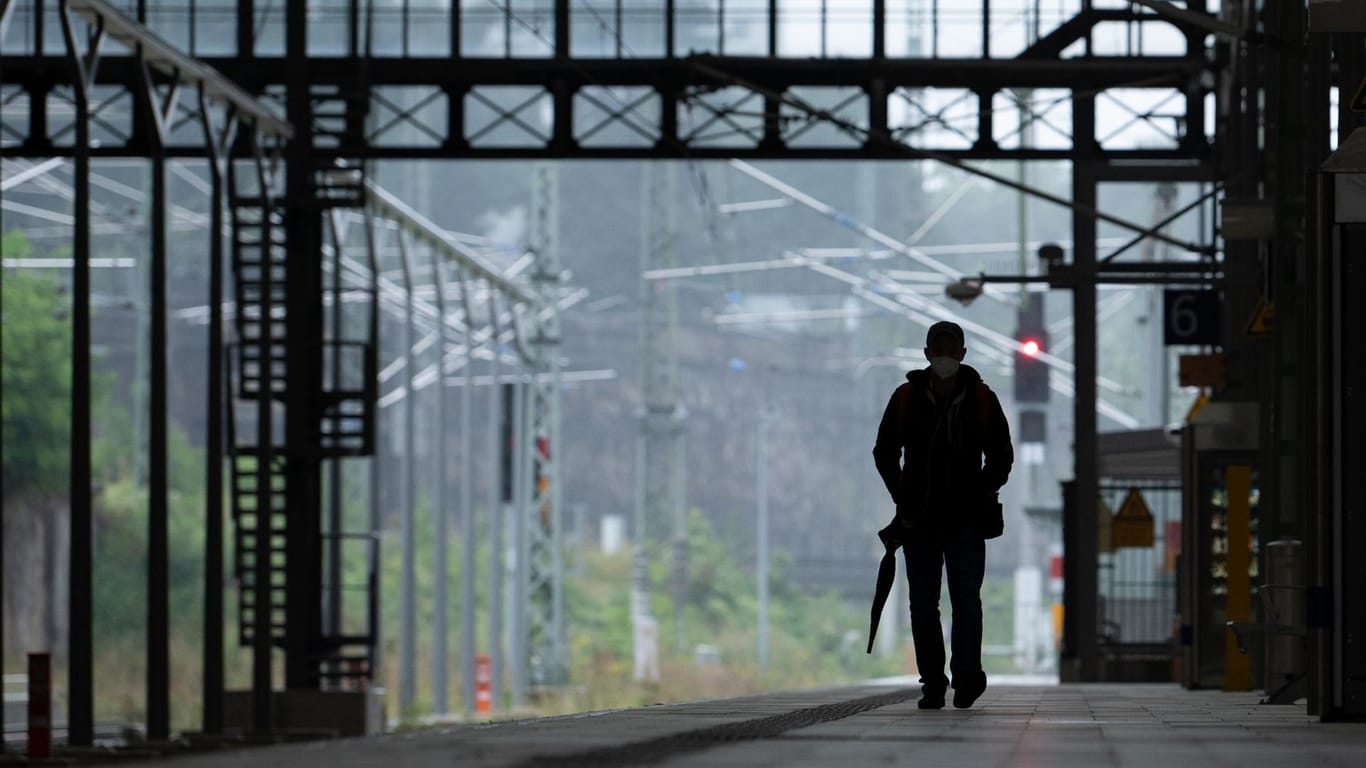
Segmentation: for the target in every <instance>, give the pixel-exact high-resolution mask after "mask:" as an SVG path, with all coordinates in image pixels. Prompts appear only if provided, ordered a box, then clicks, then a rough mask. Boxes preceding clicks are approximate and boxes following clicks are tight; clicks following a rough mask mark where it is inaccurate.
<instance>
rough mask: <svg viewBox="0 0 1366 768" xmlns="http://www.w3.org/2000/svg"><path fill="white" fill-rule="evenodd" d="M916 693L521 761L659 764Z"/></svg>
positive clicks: (606, 767) (527, 765)
mask: <svg viewBox="0 0 1366 768" xmlns="http://www.w3.org/2000/svg"><path fill="white" fill-rule="evenodd" d="M919 697H920V689H919V688H902V689H900V690H896V691H892V692H891V693H883V694H878V695H877V696H865V697H864V698H861V699H851V700H849V701H840V702H836V703H834V704H823V705H821V706H819V707H808V708H806V709H797V710H793V711H791V712H784V713H783V714H781V715H770V716H768V717H760V718H755V719H754V720H743V721H741V722H738V723H723V724H721V725H713V726H709V727H707V728H697V729H695V730H691V731H684V732H683V733H675V734H672V735H670V736H661V737H659V738H657V739H648V740H646V741H638V742H634V743H630V744H623V745H621V746H616V747H605V748H601V749H590V750H585V751H583V752H574V753H570V754H565V755H545V756H537V757H533V758H531V759H530V760H527V761H526V762H524V763H522V764H521V766H522V767H524V768H557V766H570V765H575V766H581V765H591V766H593V767H594V768H611V767H612V766H623V765H644V764H650V763H658V762H660V761H663V760H666V759H669V758H672V757H677V756H679V755H681V754H684V753H687V752H696V751H698V750H703V749H708V748H711V747H715V746H719V745H722V744H729V743H734V742H737V741H753V740H756V739H767V738H771V737H774V736H777V735H779V734H781V733H784V732H786V731H791V730H795V729H797V728H806V727H809V726H812V725H817V724H820V723H828V722H831V721H834V720H843V719H844V718H846V717H852V716H854V715H857V714H859V713H862V712H867V711H868V710H870V709H877V708H878V707H886V706H890V705H892V704H900V703H902V702H903V701H910V700H911V699H915V698H919Z"/></svg>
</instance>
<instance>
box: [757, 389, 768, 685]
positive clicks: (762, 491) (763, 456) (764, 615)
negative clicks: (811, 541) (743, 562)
mask: <svg viewBox="0 0 1366 768" xmlns="http://www.w3.org/2000/svg"><path fill="white" fill-rule="evenodd" d="M768 419H769V413H768V407H767V406H764V407H763V408H761V409H760V411H759V434H758V440H757V443H758V462H757V467H756V470H757V471H756V472H755V489H754V490H755V493H754V498H755V502H756V506H757V508H756V510H755V555H756V556H755V562H754V573H755V578H756V579H757V580H758V582H759V671H760V672H766V671H767V670H768Z"/></svg>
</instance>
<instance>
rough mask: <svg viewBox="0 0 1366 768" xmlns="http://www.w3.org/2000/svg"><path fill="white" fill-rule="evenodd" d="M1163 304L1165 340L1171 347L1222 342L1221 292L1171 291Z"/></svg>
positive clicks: (1211, 344)
mask: <svg viewBox="0 0 1366 768" xmlns="http://www.w3.org/2000/svg"><path fill="white" fill-rule="evenodd" d="M1162 305H1163V306H1162V319H1163V325H1162V327H1163V333H1162V339H1163V341H1162V343H1164V344H1166V345H1167V346H1169V347H1171V346H1181V345H1203V346H1215V345H1218V344H1220V343H1221V342H1222V339H1221V338H1220V330H1221V329H1220V322H1219V318H1220V315H1221V311H1220V310H1221V307H1220V301H1219V292H1218V291H1212V290H1196V289H1185V288H1183V289H1173V290H1168V291H1167V292H1166V295H1165V297H1164V300H1163V302H1162Z"/></svg>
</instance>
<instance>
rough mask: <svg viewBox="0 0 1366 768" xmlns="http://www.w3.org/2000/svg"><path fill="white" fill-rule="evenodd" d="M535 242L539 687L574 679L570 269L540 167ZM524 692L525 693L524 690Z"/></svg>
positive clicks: (534, 599)
mask: <svg viewBox="0 0 1366 768" xmlns="http://www.w3.org/2000/svg"><path fill="white" fill-rule="evenodd" d="M532 201H533V204H532V217H531V232H530V237H529V246H530V251H531V254H532V256H533V258H534V262H533V264H532V266H531V275H530V277H531V283H532V286H533V288H534V291H535V294H536V297H537V299H538V301H539V305H537V306H533V307H532V308H531V309H532V312H531V316H530V319H531V327H530V330H529V332H530V338H523V336H522V335H521V334H520V333H519V334H518V341H519V344H521V345H522V346H521V348H520V349H519V351H520V352H521V354H522V358H523V359H524V360H526V361H527V363H528V365H527V366H526V369H527V371H528V373H529V375H528V376H527V378H526V383H525V384H524V385H523V386H524V391H525V394H524V396H523V397H522V398H521V401H520V402H521V404H522V409H521V413H522V419H521V428H520V429H521V431H520V434H521V436H522V437H521V439H520V442H521V445H520V446H519V447H518V450H519V455H520V457H521V464H520V465H519V466H520V473H519V475H518V477H519V478H520V493H519V494H518V498H519V500H520V503H519V505H518V507H519V510H520V519H519V520H518V522H517V525H518V526H519V528H518V529H517V530H518V532H519V533H520V535H519V540H518V542H517V564H518V580H517V582H516V584H517V591H518V593H519V594H518V595H517V605H516V606H515V610H516V611H517V614H516V615H517V617H518V618H517V621H518V627H517V629H516V634H517V637H518V640H517V643H518V645H519V646H520V648H521V654H522V655H521V656H520V657H517V658H514V660H513V663H515V664H516V665H518V666H517V670H516V672H515V673H514V675H513V680H514V683H516V682H517V681H519V680H522V681H523V684H524V685H529V687H530V689H531V690H533V691H543V690H545V689H546V688H549V687H552V686H560V685H564V684H565V683H567V682H568V681H569V646H568V642H569V641H568V634H567V632H566V629H565V611H564V517H565V516H564V504H563V485H564V484H563V479H562V478H561V475H560V471H559V469H560V467H561V466H562V465H561V464H560V355H561V347H560V321H559V310H558V303H559V298H560V290H561V286H562V284H563V280H564V274H563V272H562V270H561V269H560V254H559V174H558V170H557V167H556V166H555V165H552V164H550V163H541V164H539V165H538V166H537V167H536V171H535V181H534V182H533V187H532ZM517 695H520V692H517Z"/></svg>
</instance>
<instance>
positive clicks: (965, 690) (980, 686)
mask: <svg viewBox="0 0 1366 768" xmlns="http://www.w3.org/2000/svg"><path fill="white" fill-rule="evenodd" d="M986 689H987V673H985V672H978V673H977V675H976V677H974V678H973V679H971V680H969V681H967V682H965V683H963V684H962V685H957V684H955V685H954V686H953V705H954V706H955V707H957V708H959V709H967V708H968V707H970V706H972V703H973V702H974V701H977V697H979V696H981V695H982V694H983V693H984V692H985V691H986Z"/></svg>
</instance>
